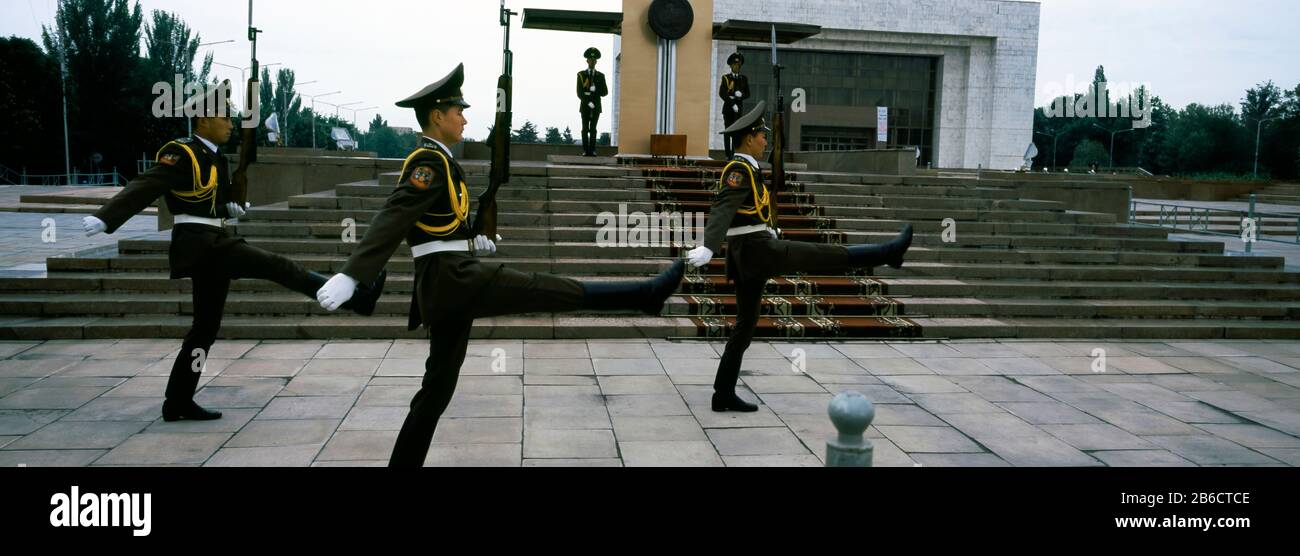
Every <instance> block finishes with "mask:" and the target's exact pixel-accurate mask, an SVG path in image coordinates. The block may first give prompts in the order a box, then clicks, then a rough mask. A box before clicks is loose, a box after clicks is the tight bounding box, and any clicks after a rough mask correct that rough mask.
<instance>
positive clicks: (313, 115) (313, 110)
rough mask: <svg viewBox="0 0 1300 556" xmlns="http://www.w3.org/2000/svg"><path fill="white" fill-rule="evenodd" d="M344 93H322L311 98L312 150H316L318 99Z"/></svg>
mask: <svg viewBox="0 0 1300 556" xmlns="http://www.w3.org/2000/svg"><path fill="white" fill-rule="evenodd" d="M342 92H343V91H334V92H332V93H321V94H319V95H310V97H309V98H311V148H312V150H315V149H316V99H317V98H319V97H327V96H330V95H337V94H339V93H342Z"/></svg>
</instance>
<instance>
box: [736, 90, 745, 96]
mask: <svg viewBox="0 0 1300 556" xmlns="http://www.w3.org/2000/svg"><path fill="white" fill-rule="evenodd" d="M744 96H745V93H742V92H740V91H736V98H742V97H744Z"/></svg>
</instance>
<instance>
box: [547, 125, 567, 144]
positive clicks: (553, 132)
mask: <svg viewBox="0 0 1300 556" xmlns="http://www.w3.org/2000/svg"><path fill="white" fill-rule="evenodd" d="M561 143H564V137H562V136H560V130H559V128H554V127H548V128H546V144H548V145H559V144H561Z"/></svg>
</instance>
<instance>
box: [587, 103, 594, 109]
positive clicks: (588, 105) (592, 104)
mask: <svg viewBox="0 0 1300 556" xmlns="http://www.w3.org/2000/svg"><path fill="white" fill-rule="evenodd" d="M587 108H592V109H594V108H596V103H594V102H588V103H587Z"/></svg>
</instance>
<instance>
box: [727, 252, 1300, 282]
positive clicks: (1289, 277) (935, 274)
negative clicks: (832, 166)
mask: <svg viewBox="0 0 1300 556" xmlns="http://www.w3.org/2000/svg"><path fill="white" fill-rule="evenodd" d="M724 270H725V263H724V262H723V261H722V260H721V259H720V258H719V259H714V260H713V261H711V262H710V263H709V264H708V265H707V266H705V267H704V272H705V273H706V274H712V275H718V276H721V275H723V273H724ZM871 275H872V276H873V277H875V278H880V279H889V278H895V277H897V278H924V277H931V278H953V279H961V280H995V279H1007V280H1043V281H1091V282H1131V283H1149V282H1162V283H1193V284H1195V283H1207V282H1231V283H1237V284H1300V273H1295V272H1281V271H1275V270H1244V269H1231V270H1226V269H1214V268H1178V267H1158V266H1127V265H1123V266H1121V265H1107V266H1101V265H1054V264H1041V265H1006V264H980V263H948V262H929V261H913V260H909V261H908V264H907V265H906V266H905V267H904V268H902V269H894V268H889V267H887V266H882V267H877V268H875V269H873V270H872V272H871Z"/></svg>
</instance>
